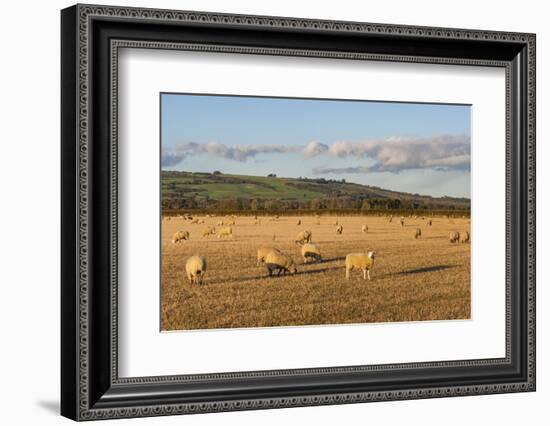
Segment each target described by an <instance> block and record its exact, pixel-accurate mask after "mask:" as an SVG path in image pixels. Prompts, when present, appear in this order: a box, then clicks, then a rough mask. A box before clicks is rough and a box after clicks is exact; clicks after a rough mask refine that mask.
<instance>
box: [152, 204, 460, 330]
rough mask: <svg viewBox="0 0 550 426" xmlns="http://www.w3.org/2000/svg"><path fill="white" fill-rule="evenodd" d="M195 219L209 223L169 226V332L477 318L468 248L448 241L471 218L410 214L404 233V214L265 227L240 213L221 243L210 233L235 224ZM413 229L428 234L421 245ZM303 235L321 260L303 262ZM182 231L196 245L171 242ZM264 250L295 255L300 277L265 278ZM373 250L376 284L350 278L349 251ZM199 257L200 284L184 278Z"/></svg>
mask: <svg viewBox="0 0 550 426" xmlns="http://www.w3.org/2000/svg"><path fill="white" fill-rule="evenodd" d="M196 217H198V218H199V219H201V220H204V223H200V224H191V223H190V222H191V221H190V220H185V219H182V218H176V217H173V218H170V219H169V220H167V219H166V218H164V219H163V221H162V279H161V286H162V288H161V328H162V330H186V329H211V328H239V327H272V326H295V325H316V324H344V323H348V324H349V323H366V322H391V321H421V320H450V319H468V318H470V302H471V301H470V244H469V243H455V244H451V243H450V242H449V234H450V232H452V231H459V232H464V231H468V232H469V231H470V220H469V218H453V219H447V218H444V217H437V216H436V217H431V216H426V217H425V219H423V218H422V217H418V218H416V219H415V218H413V217H406V218H405V226H403V227H402V226H401V224H400V223H399V217H394V218H393V222H392V223H389V216H386V217H376V216H339V217H336V216H321V217H320V219H317V217H315V216H313V215H311V216H281V217H279V218H278V219H276V220H273V219H272V218H271V217H267V216H266V217H263V216H258V218H259V219H260V220H261V224H259V225H258V224H255V219H254V217H252V216H237V217H236V218H235V225H230V226H231V227H232V228H233V237H232V238H226V239H219V238H217V237H216V236H209V237H204V236H203V233H204V231H205V230H206V229H207V228H208V227H210V226H216V228H217V229H218V230H219V229H220V226H217V223H218V222H220V221H222V220H223V221H224V222H226V223H227V222H229V221H232V220H233V219H231V218H228V217H225V216H217V217H205V216H204V215H200V216H196ZM298 219H300V220H301V225H297V221H298ZM429 219H431V220H432V221H433V225H432V226H428V224H427V222H428V220H429ZM318 220H319V223H320V224H317V221H318ZM336 220H337V221H338V223H339V224H342V225H343V228H344V229H343V233H342V234H341V235H338V234H337V233H336V230H335V228H336V226H335V224H334V223H335V221H336ZM364 224H365V225H367V226H368V232H367V233H363V232H362V231H361V227H362V225H364ZM416 228H420V229H421V231H422V236H421V237H420V238H418V239H415V238H414V233H415V230H416ZM302 230H310V231H311V232H312V234H313V238H312V242H313V243H315V244H317V245H318V246H319V247H320V250H321V254H322V256H323V260H322V261H321V262H319V263H308V264H303V259H302V258H301V255H300V245H299V244H296V243H295V242H294V240H295V237H296V235H297V234H298V232H299V231H302ZM176 231H189V233H190V239H189V240H187V241H181V242H179V243H177V244H173V243H172V242H171V238H172V235H173V234H174V233H175V232H176ZM273 236H275V240H273ZM260 246H272V247H274V248H278V249H279V250H281V251H283V252H284V253H287V254H289V255H291V256H292V258H293V259H294V262H295V263H296V265H297V268H298V272H297V273H296V274H295V275H290V274H287V275H284V276H283V275H281V276H274V277H268V276H267V270H266V268H265V266H263V265H262V266H257V264H256V263H257V261H256V249H257V248H258V247H260ZM367 251H375V252H376V260H375V265H374V268H373V269H372V272H371V277H372V280H370V281H368V280H366V281H365V280H363V276H362V273H361V272H360V271H357V270H354V271H351V278H350V280H346V279H345V267H344V259H345V256H346V254H348V253H354V252H367ZM193 254H200V255H202V256H205V257H206V259H207V263H208V268H207V272H206V275H205V278H204V282H203V284H202V285H197V284H194V285H192V284H191V283H190V282H189V281H188V280H187V277H186V273H185V262H186V260H187V258H188V257H190V256H191V255H193Z"/></svg>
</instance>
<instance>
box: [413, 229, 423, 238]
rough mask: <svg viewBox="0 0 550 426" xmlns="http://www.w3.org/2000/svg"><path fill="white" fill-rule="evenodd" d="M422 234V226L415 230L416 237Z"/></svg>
mask: <svg viewBox="0 0 550 426" xmlns="http://www.w3.org/2000/svg"><path fill="white" fill-rule="evenodd" d="M420 236H422V231H421V230H420V228H416V230H415V231H414V238H415V239H418V238H419V237H420Z"/></svg>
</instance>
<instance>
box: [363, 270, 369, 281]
mask: <svg viewBox="0 0 550 426" xmlns="http://www.w3.org/2000/svg"><path fill="white" fill-rule="evenodd" d="M367 271H368V269H363V280H366V279H367ZM369 280H370V277H369Z"/></svg>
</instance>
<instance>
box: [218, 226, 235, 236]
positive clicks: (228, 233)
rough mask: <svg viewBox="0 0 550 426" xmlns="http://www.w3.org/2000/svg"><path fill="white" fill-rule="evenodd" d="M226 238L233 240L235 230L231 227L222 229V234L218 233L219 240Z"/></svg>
mask: <svg viewBox="0 0 550 426" xmlns="http://www.w3.org/2000/svg"><path fill="white" fill-rule="evenodd" d="M225 237H231V238H233V228H231V226H226V227H225V228H222V229H220V232H218V238H225Z"/></svg>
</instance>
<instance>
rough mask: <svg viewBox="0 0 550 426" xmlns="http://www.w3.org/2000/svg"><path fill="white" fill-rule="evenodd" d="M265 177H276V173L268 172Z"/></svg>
mask: <svg viewBox="0 0 550 426" xmlns="http://www.w3.org/2000/svg"><path fill="white" fill-rule="evenodd" d="M267 177H272V178H276V177H277V175H276V174H275V173H270V174H268V175H267Z"/></svg>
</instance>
